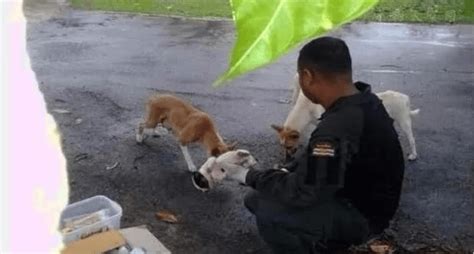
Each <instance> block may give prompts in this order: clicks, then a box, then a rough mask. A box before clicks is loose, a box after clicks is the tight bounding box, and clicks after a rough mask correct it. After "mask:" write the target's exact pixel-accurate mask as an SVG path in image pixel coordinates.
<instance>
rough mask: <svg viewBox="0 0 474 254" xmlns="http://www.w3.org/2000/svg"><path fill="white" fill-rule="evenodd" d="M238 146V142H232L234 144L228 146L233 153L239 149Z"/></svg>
mask: <svg viewBox="0 0 474 254" xmlns="http://www.w3.org/2000/svg"><path fill="white" fill-rule="evenodd" d="M237 145H238V143H237V141H235V142H232V144H230V145H228V146H227V149H229V151H233V150H235V148H237Z"/></svg>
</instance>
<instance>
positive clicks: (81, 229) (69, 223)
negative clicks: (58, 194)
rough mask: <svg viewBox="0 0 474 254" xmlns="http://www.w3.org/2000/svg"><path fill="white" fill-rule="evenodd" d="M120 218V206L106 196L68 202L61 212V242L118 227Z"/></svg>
mask: <svg viewBox="0 0 474 254" xmlns="http://www.w3.org/2000/svg"><path fill="white" fill-rule="evenodd" d="M121 218H122V207H120V205H119V204H117V203H116V202H114V201H113V200H110V199H109V198H107V197H106V196H101V195H99V196H94V197H91V198H88V199H84V200H82V201H79V202H76V203H73V204H70V205H68V206H67V207H66V209H64V211H63V212H62V214H61V221H60V230H61V232H62V234H63V243H64V244H68V243H70V242H73V241H77V240H80V239H83V238H86V237H88V236H90V235H92V234H95V233H98V232H104V231H107V230H110V229H120V219H121ZM67 229H69V230H67Z"/></svg>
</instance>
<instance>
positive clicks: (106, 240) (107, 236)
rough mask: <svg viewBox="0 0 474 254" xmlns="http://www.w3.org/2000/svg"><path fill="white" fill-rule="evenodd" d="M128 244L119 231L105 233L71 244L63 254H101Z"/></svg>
mask: <svg viewBox="0 0 474 254" xmlns="http://www.w3.org/2000/svg"><path fill="white" fill-rule="evenodd" d="M125 244H126V241H125V238H124V237H123V236H122V235H121V234H120V232H118V231H117V230H110V231H105V232H102V233H97V234H94V235H91V236H89V237H87V238H84V239H81V240H78V241H75V242H72V243H70V244H69V245H67V246H66V248H64V249H63V250H62V251H61V254H100V253H104V252H106V251H109V250H113V249H116V248H119V247H120V246H124V245H125Z"/></svg>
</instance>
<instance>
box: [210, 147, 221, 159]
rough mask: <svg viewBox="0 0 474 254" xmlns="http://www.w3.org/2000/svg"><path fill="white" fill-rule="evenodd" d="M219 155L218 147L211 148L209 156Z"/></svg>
mask: <svg viewBox="0 0 474 254" xmlns="http://www.w3.org/2000/svg"><path fill="white" fill-rule="evenodd" d="M219 155H221V151H220V149H219V148H217V147H216V148H214V149H212V150H211V156H214V157H217V156H219Z"/></svg>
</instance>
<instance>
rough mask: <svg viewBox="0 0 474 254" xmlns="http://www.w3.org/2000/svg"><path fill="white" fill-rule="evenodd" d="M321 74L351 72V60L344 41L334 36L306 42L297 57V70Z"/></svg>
mask: <svg viewBox="0 0 474 254" xmlns="http://www.w3.org/2000/svg"><path fill="white" fill-rule="evenodd" d="M304 68H306V69H308V70H310V71H312V72H319V73H322V74H328V75H334V74H352V60H351V55H350V53H349V48H348V47H347V45H346V43H345V42H344V41H343V40H341V39H338V38H334V37H321V38H318V39H314V40H312V41H310V42H309V43H308V44H306V45H305V46H304V47H303V48H302V49H301V50H300V55H299V57H298V70H303V69H304Z"/></svg>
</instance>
